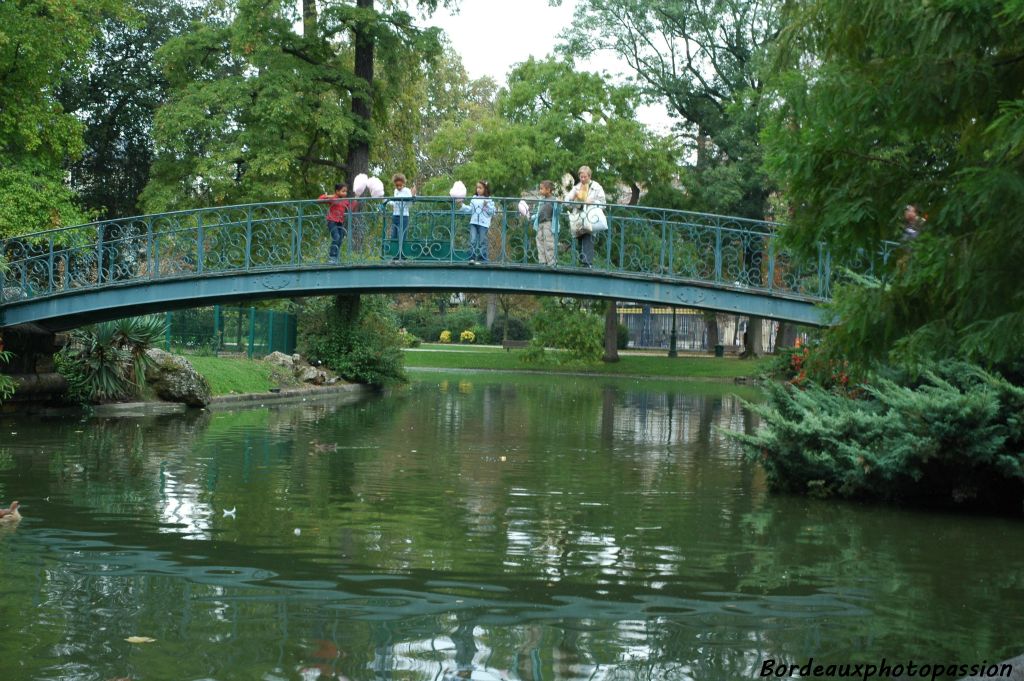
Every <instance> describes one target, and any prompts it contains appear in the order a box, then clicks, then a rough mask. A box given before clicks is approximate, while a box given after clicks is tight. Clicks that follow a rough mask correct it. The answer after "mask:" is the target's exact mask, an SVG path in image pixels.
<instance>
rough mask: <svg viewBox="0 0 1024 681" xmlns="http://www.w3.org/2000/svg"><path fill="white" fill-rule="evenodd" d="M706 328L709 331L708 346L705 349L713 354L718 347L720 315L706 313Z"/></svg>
mask: <svg viewBox="0 0 1024 681" xmlns="http://www.w3.org/2000/svg"><path fill="white" fill-rule="evenodd" d="M704 326H705V327H706V328H707V330H708V346H707V347H706V348H704V349H705V350H707V351H709V352H711V351H713V350H714V349H715V346H716V345H718V315H717V314H716V313H714V312H705V313H704Z"/></svg>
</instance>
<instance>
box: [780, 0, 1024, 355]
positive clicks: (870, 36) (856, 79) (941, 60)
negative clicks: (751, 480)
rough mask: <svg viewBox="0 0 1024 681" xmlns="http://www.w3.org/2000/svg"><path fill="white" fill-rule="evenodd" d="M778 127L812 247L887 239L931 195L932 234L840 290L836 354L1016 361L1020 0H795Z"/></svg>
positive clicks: (799, 219)
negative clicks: (905, 213) (906, 210)
mask: <svg viewBox="0 0 1024 681" xmlns="http://www.w3.org/2000/svg"><path fill="white" fill-rule="evenodd" d="M787 7H788V8H789V9H788V12H787V14H786V17H785V19H786V28H785V30H784V31H783V33H782V38H781V40H780V44H779V50H778V53H777V55H776V76H775V78H774V82H773V89H774V92H775V94H776V95H777V99H778V103H779V105H778V107H777V108H776V111H775V115H774V119H773V121H772V124H771V126H770V128H769V130H768V131H767V132H766V134H765V136H764V141H765V144H766V147H767V149H768V159H769V163H770V168H771V170H772V172H773V173H774V175H775V176H776V177H777V178H778V179H779V181H780V183H781V184H782V185H783V187H784V188H785V192H786V194H787V196H788V197H789V198H790V200H791V201H790V202H791V203H792V218H791V220H790V223H791V224H790V225H789V228H788V231H787V233H786V235H785V236H786V239H787V241H788V242H789V243H790V245H792V246H794V247H796V248H797V249H798V250H800V251H802V252H803V253H805V254H811V253H815V252H816V249H817V244H818V243H819V242H820V241H825V242H827V243H828V244H829V247H830V249H831V251H832V254H833V257H837V256H838V257H840V258H842V257H853V256H857V255H858V254H860V253H869V254H871V253H876V252H877V251H878V250H879V242H880V240H882V239H894V238H897V237H898V235H899V234H900V229H901V216H902V209H903V206H904V205H905V204H907V203H915V204H918V205H920V206H921V208H922V210H923V212H924V213H926V214H927V216H928V220H927V223H926V226H925V229H924V233H923V236H921V237H919V238H918V239H917V240H915V241H914V243H913V248H912V249H909V248H905V249H903V252H902V253H899V254H897V256H896V257H894V258H891V259H890V261H889V263H888V266H886V267H881V264H882V263H881V262H880V260H878V261H876V263H875V264H876V267H877V268H878V269H876V273H877V274H878V275H879V279H877V280H874V281H854V282H851V283H850V284H849V285H847V286H846V287H844V288H842V289H840V290H839V291H838V292H837V296H836V301H835V304H836V308H837V310H838V311H839V312H840V315H841V317H840V318H841V320H842V324H841V325H840V326H839V327H838V328H837V329H836V331H835V332H834V333H831V334H829V335H828V337H827V339H826V341H827V344H829V345H830V346H832V351H833V352H835V353H836V354H840V353H845V354H847V355H849V356H850V357H851V358H853V359H857V360H859V361H862V362H870V361H877V360H881V361H893V362H899V363H914V362H920V361H926V360H928V359H935V358H943V357H963V358H967V359H969V360H972V361H977V362H980V363H983V364H987V363H995V364H1004V363H1008V362H1012V361H1015V358H1017V357H1019V354H1020V353H1019V343H1015V342H1013V340H1012V339H1014V338H1017V337H1019V334H1020V333H1021V332H1024V289H1022V288H1021V287H1020V285H1019V281H1018V275H1017V271H1018V270H1019V268H1020V263H1021V262H1022V261H1024V240H1022V239H1021V238H1020V230H1019V229H1018V226H1017V225H1018V222H1019V221H1018V220H1017V219H1016V217H1015V216H1016V215H1018V214H1019V213H1020V211H1021V210H1022V208H1024V181H1022V179H1021V178H1024V144H1022V142H1021V140H1024V116H1021V112H1022V111H1024V96H1022V94H1021V93H1022V92H1024V61H1022V60H1021V59H1020V58H1019V55H1020V54H1022V52H1024V12H1021V11H1020V3H1019V1H1017V0H995V1H993V2H989V3H977V2H973V0H948V1H945V2H929V3H910V4H908V3H902V2H895V1H894V0H865V1H864V2H855V3H851V2H844V1H843V0H815V1H813V2H806V3H791V4H789V5H787Z"/></svg>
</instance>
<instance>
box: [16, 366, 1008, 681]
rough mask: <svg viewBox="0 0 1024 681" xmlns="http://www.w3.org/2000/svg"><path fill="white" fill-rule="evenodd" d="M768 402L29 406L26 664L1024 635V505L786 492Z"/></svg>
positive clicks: (468, 659)
mask: <svg viewBox="0 0 1024 681" xmlns="http://www.w3.org/2000/svg"><path fill="white" fill-rule="evenodd" d="M747 397H754V394H753V393H748V394H747ZM750 419H751V417H750V416H749V415H748V413H747V412H746V411H745V410H744V409H743V407H742V403H741V400H740V399H739V398H738V397H736V396H735V395H733V394H732V393H731V387H729V388H728V389H726V388H724V387H720V386H716V385H711V384H705V385H700V386H689V387H686V386H681V385H680V384H669V385H667V386H664V385H663V386H655V387H651V386H645V385H640V384H636V383H629V382H606V381H597V382H595V381H593V380H584V379H578V380H577V379H565V378H529V379H510V378H508V377H502V378H501V379H495V378H493V377H473V378H467V377H464V376H463V377H458V378H456V377H452V378H445V377H443V376H440V377H433V376H432V377H431V379H430V380H425V381H423V382H421V383H418V384H416V385H415V386H414V387H413V388H412V389H411V390H409V391H406V392H403V393H401V394H398V395H393V396H389V397H387V398H377V399H370V400H367V401H363V402H358V403H354V404H339V403H307V404H304V405H299V406H288V407H278V408H267V409H254V410H247V411H238V412H233V413H225V412H212V413H211V412H200V413H196V414H192V415H190V416H189V417H187V418H182V417H162V418H147V419H125V420H101V419H99V420H90V421H86V422H82V421H79V420H74V419H72V420H65V419H50V420H47V421H36V422H27V421H26V422H22V423H19V424H18V427H17V428H16V429H15V428H13V427H12V423H11V421H10V420H7V419H6V417H5V419H4V420H0V433H3V434H4V438H3V440H2V443H3V444H2V445H0V499H10V498H12V497H13V496H17V497H18V498H19V499H20V500H22V502H23V504H24V506H23V509H24V511H25V515H26V518H25V520H24V521H22V523H21V525H20V526H19V527H18V528H16V529H15V530H14V531H12V532H8V533H7V534H5V535H0V565H2V566H3V571H4V574H3V578H2V579H0V589H2V590H3V597H2V599H0V608H2V611H0V615H2V616H0V634H2V635H0V660H17V661H18V662H17V666H16V667H14V668H13V670H11V671H9V670H8V669H6V668H5V669H4V676H3V678H4V679H5V680H6V679H11V680H13V681H18V680H20V679H43V678H60V679H76V680H77V679H90V680H91V679H98V680H106V679H111V678H124V677H127V678H210V679H218V680H222V679H316V678H335V679H345V678H347V679H399V678H400V679H437V678H452V679H457V678H473V679H537V680H539V679H591V678H593V679H626V678H630V679H632V678H639V677H641V676H643V677H649V678H665V679H691V678H700V679H731V678H737V677H746V678H750V677H752V676H754V675H755V671H754V670H756V669H757V668H758V665H759V664H760V661H761V660H763V659H766V658H769V657H771V658H774V659H777V660H787V661H791V662H797V663H802V662H803V661H805V660H806V658H807V657H810V656H815V657H816V658H818V659H824V658H828V659H832V660H835V661H837V662H846V661H856V660H863V661H869V662H875V661H877V659H878V658H880V657H882V656H887V657H889V658H893V657H896V656H900V655H908V656H912V657H915V658H927V657H929V656H930V657H931V658H932V659H934V660H946V659H950V660H952V659H956V660H966V661H975V658H977V659H978V660H980V659H988V660H994V659H1002V658H1006V657H1010V656H1012V655H1013V654H1016V653H1017V652H1018V651H1017V650H1016V649H1015V647H1016V646H1018V645H1019V642H1018V641H1017V639H1016V632H1017V631H1019V629H1020V625H1021V624H1022V622H1021V615H1020V613H1019V611H1018V609H1017V608H1015V607H1014V605H1013V604H1015V603H1019V602H1021V597H1022V596H1024V572H1022V571H1021V570H1020V567H1021V565H1022V564H1024V546H1022V543H1021V542H1020V541H1019V540H1014V539H1010V540H1008V539H1007V538H1006V537H1014V536H1016V535H1014V534H1010V533H1009V530H1012V529H1015V528H1011V527H1010V523H1009V521H1003V520H999V519H993V518H980V517H964V516H944V515H936V514H919V513H910V512H900V511H893V510H891V509H885V510H879V509H869V508H859V507H852V506H835V505H826V504H819V503H814V502H810V501H806V500H798V499H787V498H777V497H770V496H768V495H767V494H766V492H765V487H764V481H763V477H762V475H761V472H760V471H759V469H758V468H757V467H756V466H753V465H751V464H749V463H748V462H747V461H746V460H745V459H744V458H743V456H742V455H741V453H740V452H739V450H738V449H737V448H736V447H735V446H734V445H733V443H731V442H730V441H729V440H727V439H726V438H725V437H724V435H723V431H724V430H727V429H750V428H752V427H754V425H755V424H754V423H753V422H752V421H751V420H750ZM13 432H16V433H17V434H16V435H8V433H13ZM228 509H236V513H235V514H233V515H232V514H225V513H224V511H225V510H228ZM296 530H298V532H297V533H296ZM950 547H956V548H957V550H956V551H950V550H949V548H950ZM996 552H998V555H999V556H1000V560H999V561H998V562H997V561H993V560H991V556H992V555H993V554H994V553H996ZM951 554H952V555H951ZM965 575H969V576H970V578H968V579H965V578H964V576H965ZM19 613H31V616H29V617H20V616H17V614H19ZM133 635H143V636H149V637H152V638H155V639H157V641H156V642H155V643H153V644H148V645H137V644H131V643H128V642H127V641H125V640H124V639H126V638H127V637H129V636H133Z"/></svg>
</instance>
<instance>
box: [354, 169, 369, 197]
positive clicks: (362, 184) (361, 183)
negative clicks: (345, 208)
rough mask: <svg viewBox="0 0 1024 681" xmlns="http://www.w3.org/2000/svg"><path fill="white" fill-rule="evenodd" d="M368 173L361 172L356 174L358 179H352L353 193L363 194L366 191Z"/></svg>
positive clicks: (356, 194) (355, 194)
mask: <svg viewBox="0 0 1024 681" xmlns="http://www.w3.org/2000/svg"><path fill="white" fill-rule="evenodd" d="M367 179H369V178H367V177H366V173H359V174H358V175H356V179H354V180H352V195H353V196H361V195H362V193H363V192H364V191H366V181H367Z"/></svg>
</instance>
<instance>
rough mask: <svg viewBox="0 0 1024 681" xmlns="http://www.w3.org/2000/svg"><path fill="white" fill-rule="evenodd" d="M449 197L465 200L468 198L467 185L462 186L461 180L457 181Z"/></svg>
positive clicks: (449, 192)
mask: <svg viewBox="0 0 1024 681" xmlns="http://www.w3.org/2000/svg"><path fill="white" fill-rule="evenodd" d="M448 196H450V197H452V198H453V199H464V198H466V185H464V184H462V181H461V180H456V181H455V184H453V185H452V188H451V189H450V190H448Z"/></svg>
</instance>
